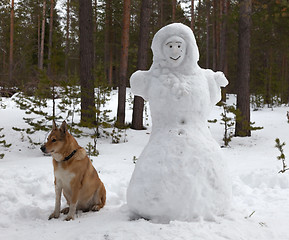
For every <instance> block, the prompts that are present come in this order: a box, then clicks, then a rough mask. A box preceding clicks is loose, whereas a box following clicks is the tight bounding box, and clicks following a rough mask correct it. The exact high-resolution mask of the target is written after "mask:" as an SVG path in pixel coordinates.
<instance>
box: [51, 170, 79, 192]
mask: <svg viewBox="0 0 289 240" xmlns="http://www.w3.org/2000/svg"><path fill="white" fill-rule="evenodd" d="M54 176H55V178H56V184H57V185H59V184H60V185H61V187H62V188H63V189H64V190H66V189H67V190H69V189H71V185H70V182H71V180H72V179H73V178H74V177H75V174H74V173H72V172H70V171H68V170H65V169H63V168H62V167H58V168H57V169H56V170H55V171H54Z"/></svg>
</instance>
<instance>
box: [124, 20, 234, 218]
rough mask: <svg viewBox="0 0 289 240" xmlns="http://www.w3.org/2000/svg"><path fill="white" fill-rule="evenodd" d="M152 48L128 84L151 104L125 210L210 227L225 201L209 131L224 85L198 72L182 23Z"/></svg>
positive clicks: (226, 186) (224, 179)
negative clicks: (147, 62) (145, 67)
mask: <svg viewBox="0 0 289 240" xmlns="http://www.w3.org/2000/svg"><path fill="white" fill-rule="evenodd" d="M151 48H152V51H153V64H152V66H151V68H150V70H149V71H137V72H135V73H134V74H133V75H132V76H131V79H130V82H131V88H132V92H133V93H134V94H135V95H138V96H141V97H143V98H144V99H145V100H147V101H149V104H150V110H151V116H152V132H151V136H150V139H149V142H148V144H147V145H146V147H145V148H144V150H143V152H142V153H141V155H140V157H139V159H138V161H137V164H136V167H135V170H134V172H133V175H132V178H131V181H130V184H129V187H128V190H127V204H128V207H129V210H130V212H131V213H132V214H134V217H143V218H146V219H151V220H153V221H157V222H168V221H171V220H181V221H192V220H194V219H196V218H204V219H209V220H211V219H213V218H214V216H216V215H223V214H224V213H225V212H226V210H227V208H228V207H229V205H230V204H229V203H230V198H231V185H230V179H229V177H228V172H227V169H226V164H225V163H224V160H223V158H222V155H221V151H220V147H219V146H218V144H217V143H216V142H215V140H214V139H213V138H212V136H211V133H210V131H209V129H208V125H207V118H208V114H209V112H210V110H211V108H212V107H213V106H214V105H215V104H216V103H217V102H218V101H219V100H220V99H221V88H220V87H221V86H223V87H224V86H226V85H227V84H228V81H227V79H226V78H225V76H224V74H223V73H222V72H213V71H212V70H205V69H202V68H200V67H199V66H198V60H199V51H198V47H197V44H196V40H195V37H194V34H193V32H192V31H191V29H190V28H189V27H187V26H185V25H183V24H181V23H174V24H170V25H168V26H165V27H163V28H162V29H161V30H159V31H158V32H157V33H156V34H155V36H154V38H153V41H152V47H151Z"/></svg>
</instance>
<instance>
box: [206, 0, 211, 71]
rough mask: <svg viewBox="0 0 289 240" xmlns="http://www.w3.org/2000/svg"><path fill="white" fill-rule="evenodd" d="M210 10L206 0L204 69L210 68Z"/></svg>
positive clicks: (208, 2)
mask: <svg viewBox="0 0 289 240" xmlns="http://www.w3.org/2000/svg"><path fill="white" fill-rule="evenodd" d="M210 8H211V3H210V1H209V0H206V13H207V21H206V29H207V36H206V68H210Z"/></svg>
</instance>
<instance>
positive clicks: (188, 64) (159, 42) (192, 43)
mask: <svg viewBox="0 0 289 240" xmlns="http://www.w3.org/2000/svg"><path fill="white" fill-rule="evenodd" d="M173 36H178V37H181V38H182V39H183V40H184V41H185V42H186V45H187V50H186V55H185V59H184V61H183V63H182V65H181V67H180V68H178V70H179V71H180V72H182V73H186V74H192V73H194V72H195V70H196V69H198V68H199V66H198V61H199V49H198V46H197V43H196V39H195V36H194V33H193V31H192V30H191V29H190V28H189V27H188V26H186V25H184V24H182V23H172V24H169V25H167V26H165V27H163V28H161V29H160V30H159V31H158V32H157V33H156V34H155V36H154V38H153V41H152V46H151V49H152V51H153V56H154V57H153V64H152V67H151V69H155V68H157V69H158V68H160V67H161V68H163V67H167V62H166V60H165V56H164V54H163V51H162V49H163V48H162V46H163V44H164V43H165V41H167V39H169V38H170V37H173Z"/></svg>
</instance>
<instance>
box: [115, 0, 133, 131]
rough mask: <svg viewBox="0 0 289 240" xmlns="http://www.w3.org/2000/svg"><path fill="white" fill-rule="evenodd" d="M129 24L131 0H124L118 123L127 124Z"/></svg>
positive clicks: (121, 125)
mask: <svg viewBox="0 0 289 240" xmlns="http://www.w3.org/2000/svg"><path fill="white" fill-rule="evenodd" d="M129 24H130V0H124V4H123V25H122V37H121V59H120V67H119V68H120V70H119V86H118V108H117V125H118V127H124V125H125V100H126V82H127V81H126V79H127V67H128V47H129Z"/></svg>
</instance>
